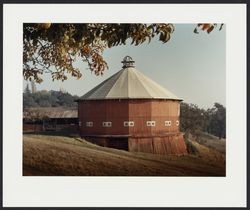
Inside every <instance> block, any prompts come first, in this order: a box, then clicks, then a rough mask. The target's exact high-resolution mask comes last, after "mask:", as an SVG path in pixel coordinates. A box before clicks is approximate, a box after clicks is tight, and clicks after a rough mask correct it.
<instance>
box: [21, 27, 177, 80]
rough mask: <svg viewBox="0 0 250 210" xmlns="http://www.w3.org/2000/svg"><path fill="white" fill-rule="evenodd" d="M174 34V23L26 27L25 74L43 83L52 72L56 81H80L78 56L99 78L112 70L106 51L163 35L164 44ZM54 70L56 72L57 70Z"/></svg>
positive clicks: (24, 41) (26, 76)
mask: <svg viewBox="0 0 250 210" xmlns="http://www.w3.org/2000/svg"><path fill="white" fill-rule="evenodd" d="M173 31H174V27H173V25H172V24H56V23H53V24H50V23H40V24H30V23H29V24H28V23H25V24H24V34H23V75H24V78H25V79H30V80H31V79H34V80H35V81H36V82H38V83H40V82H42V77H41V75H42V74H43V73H45V72H48V73H51V75H52V78H53V80H54V79H57V80H62V81H63V80H66V79H67V74H69V75H71V76H73V77H76V78H80V77H81V76H82V74H81V72H80V70H79V69H77V68H75V67H74V62H75V61H76V58H77V57H80V58H81V59H82V61H83V62H86V63H87V64H88V67H89V69H90V70H91V71H93V72H94V73H95V74H96V75H99V74H103V71H104V70H105V69H107V68H108V65H107V63H106V61H105V60H104V59H103V56H102V53H103V50H104V49H106V48H111V47H113V46H117V45H121V44H126V41H127V40H128V39H130V40H131V44H133V45H136V46H137V45H139V44H142V43H143V42H145V41H148V42H150V41H151V39H152V38H153V37H154V36H156V35H159V40H160V41H162V42H163V43H165V42H167V41H168V40H169V39H170V36H171V34H172V33H173ZM51 67H54V69H55V70H53V68H51Z"/></svg>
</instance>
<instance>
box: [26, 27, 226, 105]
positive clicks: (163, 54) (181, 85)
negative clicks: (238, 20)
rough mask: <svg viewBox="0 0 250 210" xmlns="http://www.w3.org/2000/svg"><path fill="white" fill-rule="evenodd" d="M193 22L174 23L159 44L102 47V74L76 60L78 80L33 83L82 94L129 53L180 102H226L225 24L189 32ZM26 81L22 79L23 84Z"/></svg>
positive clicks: (110, 72)
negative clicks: (166, 38)
mask: <svg viewBox="0 0 250 210" xmlns="http://www.w3.org/2000/svg"><path fill="white" fill-rule="evenodd" d="M195 26H196V25H194V24H175V31H174V33H173V35H172V37H171V39H170V41H169V42H167V43H166V44H162V43H161V42H159V41H158V39H157V38H155V39H153V40H152V41H151V42H150V44H147V43H144V44H142V45H140V46H132V45H130V43H129V42H128V43H127V45H126V46H124V45H122V46H117V47H113V48H111V49H107V50H106V51H104V54H103V55H104V59H105V60H106V61H107V63H108V66H109V69H108V70H107V71H106V72H105V73H104V75H103V76H95V75H94V74H92V73H91V72H90V71H89V70H87V69H86V68H87V66H86V64H85V63H83V62H77V63H76V66H77V67H78V68H80V70H81V72H82V73H83V77H82V78H81V79H80V80H77V79H74V78H70V77H69V78H68V80H67V81H64V82H59V81H55V82H52V80H51V77H50V76H49V75H46V76H44V82H43V83H42V84H39V85H37V89H38V90H42V89H46V90H51V89H53V90H59V89H60V88H63V89H64V90H65V91H67V92H69V93H71V94H76V95H79V96H82V95H83V94H85V93H86V92H87V91H89V90H90V89H92V88H93V87H95V86H96V85H97V84H99V83H100V82H102V81H103V80H105V79H106V78H108V77H110V76H111V75H113V74H114V73H116V72H117V71H119V70H121V67H122V64H121V61H122V59H123V58H124V57H125V56H126V55H129V56H131V57H132V58H133V60H134V61H135V67H136V69H138V70H139V71H141V72H142V73H143V74H145V75H147V76H148V77H150V78H151V79H153V80H154V81H156V82H157V83H159V84H160V85H162V86H163V87H165V88H166V89H168V90H170V91H171V92H173V93H174V94H175V95H177V96H178V97H180V98H182V99H183V100H184V102H187V103H194V104H197V105H198V106H199V107H202V108H209V107H212V106H213V104H214V102H219V103H221V104H223V105H226V104H225V103H226V30H225V29H226V28H225V27H224V28H223V29H222V30H221V31H218V30H216V29H215V30H214V31H213V32H211V33H210V34H207V33H204V32H200V33H199V34H195V33H193V30H194V28H195ZM25 85H26V82H25V83H24V86H25Z"/></svg>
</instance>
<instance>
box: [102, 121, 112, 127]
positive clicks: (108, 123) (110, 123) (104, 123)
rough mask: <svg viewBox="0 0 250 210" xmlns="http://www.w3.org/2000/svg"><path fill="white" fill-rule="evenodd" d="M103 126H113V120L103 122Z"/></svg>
mask: <svg viewBox="0 0 250 210" xmlns="http://www.w3.org/2000/svg"><path fill="white" fill-rule="evenodd" d="M102 127H112V122H110V121H107V122H102Z"/></svg>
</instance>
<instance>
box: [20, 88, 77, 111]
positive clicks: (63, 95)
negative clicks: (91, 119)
mask: <svg viewBox="0 0 250 210" xmlns="http://www.w3.org/2000/svg"><path fill="white" fill-rule="evenodd" d="M78 98H79V96H76V95H71V94H70V93H67V92H62V91H54V90H50V91H46V90H42V91H37V92H34V93H31V92H30V91H28V90H26V91H25V92H24V93H23V107H24V108H29V107H59V106H63V107H76V106H77V103H76V102H75V100H76V99H78Z"/></svg>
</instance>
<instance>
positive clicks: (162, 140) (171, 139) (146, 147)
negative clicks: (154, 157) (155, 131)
mask: <svg viewBox="0 0 250 210" xmlns="http://www.w3.org/2000/svg"><path fill="white" fill-rule="evenodd" d="M128 144H129V151H131V152H144V153H153V154H187V149H186V144H185V142H184V138H183V134H182V133H179V134H175V135H169V136H158V137H157V136H156V137H148V138H140V137H138V138H129V141H128Z"/></svg>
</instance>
